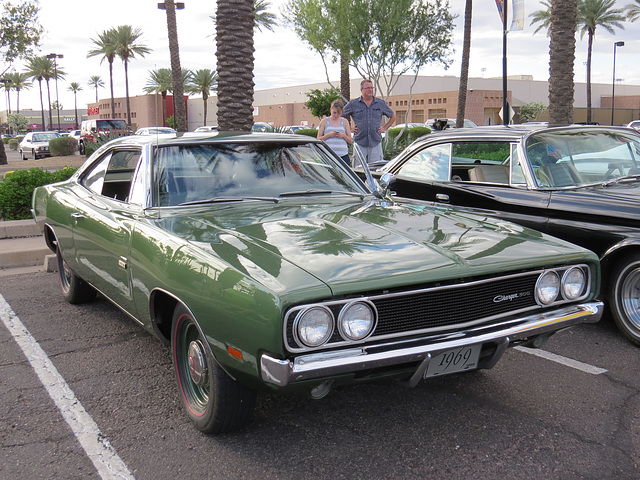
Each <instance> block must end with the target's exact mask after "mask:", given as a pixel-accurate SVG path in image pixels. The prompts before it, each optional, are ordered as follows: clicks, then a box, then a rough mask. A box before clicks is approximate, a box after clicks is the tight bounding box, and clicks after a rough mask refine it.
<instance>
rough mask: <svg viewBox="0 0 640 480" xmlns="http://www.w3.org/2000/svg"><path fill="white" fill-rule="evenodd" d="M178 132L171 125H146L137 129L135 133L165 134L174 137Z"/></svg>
mask: <svg viewBox="0 0 640 480" xmlns="http://www.w3.org/2000/svg"><path fill="white" fill-rule="evenodd" d="M176 133H177V132H176V130H174V129H173V128H171V127H144V128H139V129H138V130H136V133H135V135H163V136H168V137H173V136H175V135H176Z"/></svg>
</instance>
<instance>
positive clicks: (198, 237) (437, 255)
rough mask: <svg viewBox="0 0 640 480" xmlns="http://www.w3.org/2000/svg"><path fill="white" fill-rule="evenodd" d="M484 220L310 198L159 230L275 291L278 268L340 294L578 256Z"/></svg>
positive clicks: (207, 213)
mask: <svg viewBox="0 0 640 480" xmlns="http://www.w3.org/2000/svg"><path fill="white" fill-rule="evenodd" d="M490 222H491V223H486V222H484V221H483V217H479V216H475V215H472V214H468V213H461V212H456V211H453V210H446V209H442V210H436V209H431V208H429V207H426V206H424V205H421V204H404V205H402V206H400V205H393V206H385V205H381V204H380V203H379V202H370V203H367V202H362V203H359V202H356V203H354V202H353V201H349V202H336V201H334V202H332V203H325V204H321V203H320V202H319V201H318V200H317V199H316V201H315V202H314V201H309V202H308V203H301V202H300V199H296V203H295V204H294V203H293V202H290V201H288V200H287V201H282V202H281V203H279V204H275V205H274V204H273V203H256V202H251V203H248V202H243V203H241V204H225V205H223V206H221V205H217V206H215V207H210V208H207V209H200V208H198V209H189V210H188V211H185V210H181V215H180V216H175V217H173V216H167V217H164V218H163V219H162V220H159V223H160V224H161V225H162V228H165V229H167V230H170V231H171V232H172V233H173V234H175V235H178V236H180V237H182V238H184V239H185V240H187V241H189V242H190V243H191V244H192V245H194V246H197V247H198V248H200V249H201V250H202V251H206V252H209V253H215V256H216V257H218V258H221V259H223V260H224V261H226V262H227V263H229V264H231V265H234V266H235V267H236V268H238V269H239V270H244V272H243V273H244V274H246V275H248V276H253V277H254V278H256V279H258V281H261V278H264V277H265V275H267V276H269V277H270V278H269V284H270V286H271V287H272V288H274V287H273V285H278V286H280V288H281V289H282V291H289V290H291V289H295V288H296V287H299V285H291V284H289V282H290V280H289V277H291V278H293V277H295V275H293V276H291V275H285V274H284V271H285V270H288V271H291V268H293V269H294V270H299V269H301V270H303V271H304V272H306V273H307V274H309V275H311V276H313V277H315V278H316V279H317V280H318V281H320V282H322V283H324V284H326V285H327V286H329V287H330V288H331V289H332V291H333V293H334V294H347V293H350V292H354V291H367V290H375V289H378V288H381V287H386V288H392V287H395V286H402V285H409V284H415V283H421V282H428V281H430V280H436V279H437V280H444V279H449V278H451V279H453V278H463V277H467V278H468V277H469V276H476V275H483V274H486V273H495V272H496V271H499V272H506V271H513V270H519V269H523V268H531V267H532V266H535V265H538V264H546V265H549V264H551V263H553V262H557V261H558V254H564V255H565V259H566V258H568V257H570V258H578V257H580V256H581V255H583V254H584V252H586V251H583V250H580V249H578V248H577V247H575V246H573V245H569V244H568V243H565V242H562V241H558V240H556V239H552V238H551V237H548V236H545V235H543V234H541V233H539V232H534V231H532V230H528V229H526V228H523V227H520V226H516V225H513V224H510V223H507V222H502V221H499V220H490ZM534 243H535V244H534ZM283 264H286V265H287V267H286V268H284V267H283ZM257 271H259V276H258V275H256V273H255V272H257ZM291 281H293V280H291ZM276 289H279V288H277V287H276Z"/></svg>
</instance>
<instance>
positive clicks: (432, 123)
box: [424, 118, 478, 131]
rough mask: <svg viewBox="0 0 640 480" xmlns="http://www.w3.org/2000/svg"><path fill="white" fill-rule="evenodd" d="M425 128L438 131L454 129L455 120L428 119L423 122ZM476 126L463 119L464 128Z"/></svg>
mask: <svg viewBox="0 0 640 480" xmlns="http://www.w3.org/2000/svg"><path fill="white" fill-rule="evenodd" d="M424 124H425V126H427V127H429V128H430V129H431V130H434V131H439V130H446V129H447V128H456V119H455V118H430V119H429V120H427V121H426V122H424ZM477 126H478V124H477V123H475V122H473V121H471V120H469V119H468V118H465V119H464V128H472V127H477Z"/></svg>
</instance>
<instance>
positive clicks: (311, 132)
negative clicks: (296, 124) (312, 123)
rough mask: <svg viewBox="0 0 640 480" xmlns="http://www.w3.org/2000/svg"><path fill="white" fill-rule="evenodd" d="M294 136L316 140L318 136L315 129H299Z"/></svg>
mask: <svg viewBox="0 0 640 480" xmlns="http://www.w3.org/2000/svg"><path fill="white" fill-rule="evenodd" d="M296 135H307V136H309V137H313V138H316V137H317V136H318V129H317V128H301V129H300V130H296Z"/></svg>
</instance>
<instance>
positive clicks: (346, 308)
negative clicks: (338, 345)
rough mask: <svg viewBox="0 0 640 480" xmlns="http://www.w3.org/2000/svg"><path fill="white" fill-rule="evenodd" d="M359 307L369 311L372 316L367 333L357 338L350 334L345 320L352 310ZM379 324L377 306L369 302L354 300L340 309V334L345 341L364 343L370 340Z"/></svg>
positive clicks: (338, 322) (338, 323)
mask: <svg viewBox="0 0 640 480" xmlns="http://www.w3.org/2000/svg"><path fill="white" fill-rule="evenodd" d="M359 306H363V307H365V308H366V309H367V310H368V311H369V313H370V314H371V319H370V325H369V326H368V329H367V331H366V333H364V334H361V335H360V336H357V337H356V336H353V335H351V334H350V333H349V332H348V329H347V328H346V326H345V320H346V317H347V315H348V314H349V312H350V311H351V310H352V309H354V308H357V307H359ZM377 323H378V311H377V310H376V307H375V305H374V304H373V303H371V302H370V301H368V300H354V301H352V302H349V303H347V304H346V305H344V306H343V307H342V308H341V309H340V314H339V315H338V320H337V325H338V332H339V333H340V336H341V337H342V338H343V339H344V340H345V341H348V342H356V343H357V342H363V341H365V340H366V339H367V338H369V337H370V336H371V334H372V333H373V332H374V330H375V329H376V325H377Z"/></svg>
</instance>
